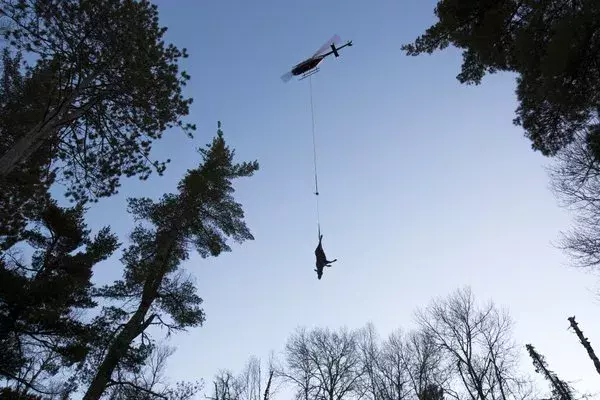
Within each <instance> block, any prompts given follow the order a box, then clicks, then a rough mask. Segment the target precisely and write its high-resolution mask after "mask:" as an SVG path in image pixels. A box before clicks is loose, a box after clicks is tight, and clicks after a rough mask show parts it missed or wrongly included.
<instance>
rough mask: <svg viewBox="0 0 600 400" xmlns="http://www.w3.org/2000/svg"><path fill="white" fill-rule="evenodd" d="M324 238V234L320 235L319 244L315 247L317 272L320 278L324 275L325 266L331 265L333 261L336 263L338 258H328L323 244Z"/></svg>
mask: <svg viewBox="0 0 600 400" xmlns="http://www.w3.org/2000/svg"><path fill="white" fill-rule="evenodd" d="M322 239H323V235H319V245H318V246H317V248H316V249H315V256H316V257H317V262H316V266H317V269H315V272H316V273H317V278H319V279H321V277H322V276H323V268H324V267H331V263H334V262H336V261H337V258H336V259H334V260H331V261H329V260H327V257H326V256H325V252H324V251H323V246H322V244H321V240H322Z"/></svg>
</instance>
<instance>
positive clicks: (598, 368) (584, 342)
mask: <svg viewBox="0 0 600 400" xmlns="http://www.w3.org/2000/svg"><path fill="white" fill-rule="evenodd" d="M567 319H568V320H569V323H570V324H571V328H573V330H574V331H575V334H576V335H577V337H578V338H579V341H580V342H581V344H582V345H583V347H585V349H586V351H587V353H588V355H589V356H590V359H591V360H592V362H593V363H594V367H596V372H598V374H600V360H598V357H597V356H596V353H594V349H593V348H592V345H591V344H590V341H589V340H588V339H587V338H586V337H585V336H583V332H582V331H581V329H579V326H578V324H577V322H576V321H575V317H574V316H573V317H569V318H567Z"/></svg>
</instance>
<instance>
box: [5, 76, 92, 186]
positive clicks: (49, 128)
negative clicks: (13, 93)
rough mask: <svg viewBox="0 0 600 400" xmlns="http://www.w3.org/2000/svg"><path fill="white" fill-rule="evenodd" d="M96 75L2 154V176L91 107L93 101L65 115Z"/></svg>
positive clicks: (81, 84) (86, 79)
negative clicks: (63, 126)
mask: <svg viewBox="0 0 600 400" xmlns="http://www.w3.org/2000/svg"><path fill="white" fill-rule="evenodd" d="M94 77H95V75H94V76H91V77H89V78H85V79H83V80H82V82H81V83H80V85H79V86H78V87H76V88H75V89H74V90H73V91H72V92H71V94H70V95H69V96H68V97H67V98H65V99H63V101H62V102H61V105H60V106H59V107H58V109H57V110H56V111H54V112H52V113H50V114H49V115H46V116H45V117H44V120H43V121H41V122H39V123H38V124H36V125H35V126H34V127H33V128H31V129H30V130H29V132H27V133H26V134H25V135H24V136H23V137H22V138H21V139H19V140H18V141H17V142H16V143H15V144H14V145H13V146H11V148H9V149H8V150H7V151H6V152H5V153H4V154H2V155H1V156H0V177H5V176H7V175H8V174H10V173H11V172H12V171H13V170H14V169H15V167H16V166H17V165H18V164H20V163H21V162H23V161H26V160H28V159H29V157H31V156H32V155H33V154H34V153H35V152H36V151H37V150H38V149H39V148H40V146H41V145H42V144H43V143H44V142H45V141H46V140H48V139H49V138H50V137H51V136H52V135H53V134H56V133H57V132H58V130H59V129H60V127H61V126H62V125H65V124H68V123H69V122H71V121H74V120H76V119H77V118H79V117H81V116H82V115H83V114H85V113H86V112H87V111H88V110H89V109H90V108H91V106H92V103H91V102H89V103H87V104H86V105H84V106H83V107H81V108H80V109H79V110H77V111H74V112H72V113H69V114H68V115H65V114H67V109H68V107H70V106H71V104H72V103H73V102H74V101H75V99H76V98H77V97H78V96H79V95H80V94H81V92H82V91H83V89H85V88H86V87H87V86H88V85H89V84H90V83H91V82H92V81H93V79H94Z"/></svg>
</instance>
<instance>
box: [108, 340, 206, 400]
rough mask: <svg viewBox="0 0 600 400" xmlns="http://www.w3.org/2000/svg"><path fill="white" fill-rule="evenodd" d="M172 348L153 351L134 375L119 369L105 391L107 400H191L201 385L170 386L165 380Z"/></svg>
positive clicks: (172, 351) (176, 384) (200, 383)
mask: <svg viewBox="0 0 600 400" xmlns="http://www.w3.org/2000/svg"><path fill="white" fill-rule="evenodd" d="M173 353H175V348H173V347H169V346H160V347H157V348H156V349H154V351H153V352H152V355H151V356H150V357H149V359H148V362H147V363H146V364H145V366H144V367H143V368H141V369H140V370H139V371H136V372H133V373H132V372H129V371H123V370H121V369H119V370H118V371H117V372H116V374H115V375H116V377H115V379H113V380H112V381H111V383H110V385H109V387H108V390H107V398H108V399H110V400H128V399H130V400H135V399H140V400H141V399H144V400H146V399H147V400H155V399H156V400H159V399H165V400H191V399H192V398H194V396H195V395H196V393H197V392H198V391H200V389H201V388H202V386H203V385H202V382H199V381H197V382H184V381H180V382H177V383H175V384H174V385H172V384H170V383H169V382H168V381H167V380H166V378H165V369H166V367H167V359H168V358H169V357H170V356H172V355H173Z"/></svg>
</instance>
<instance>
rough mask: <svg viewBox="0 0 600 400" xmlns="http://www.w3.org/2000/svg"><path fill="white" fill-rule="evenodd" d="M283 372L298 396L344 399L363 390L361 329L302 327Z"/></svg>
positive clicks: (288, 351) (291, 341)
mask: <svg viewBox="0 0 600 400" xmlns="http://www.w3.org/2000/svg"><path fill="white" fill-rule="evenodd" d="M285 355H286V361H287V368H286V370H285V371H283V372H282V373H281V374H282V375H283V376H284V377H285V378H287V379H288V380H289V381H291V382H293V383H294V384H295V386H296V387H297V388H298V391H297V398H298V399H305V400H306V399H326V400H343V399H347V398H351V397H353V396H356V395H358V394H360V393H361V385H360V381H361V378H362V376H363V371H362V363H361V359H360V353H359V351H358V342H357V332H354V331H349V330H347V329H340V330H338V331H331V330H329V329H323V328H315V329H313V330H310V331H307V330H306V329H304V328H300V329H298V330H297V331H296V332H295V333H294V334H293V335H292V336H291V337H290V339H289V340H288V343H287V345H286V349H285Z"/></svg>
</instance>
